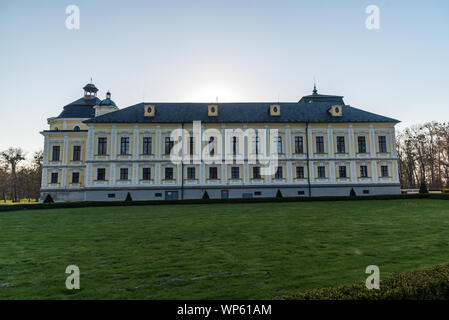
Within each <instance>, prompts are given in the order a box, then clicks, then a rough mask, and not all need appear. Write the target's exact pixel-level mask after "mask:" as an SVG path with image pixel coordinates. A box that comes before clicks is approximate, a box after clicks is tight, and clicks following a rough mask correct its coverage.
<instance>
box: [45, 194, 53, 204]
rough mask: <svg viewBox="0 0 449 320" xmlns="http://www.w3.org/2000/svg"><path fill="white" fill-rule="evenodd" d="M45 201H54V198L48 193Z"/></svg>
mask: <svg viewBox="0 0 449 320" xmlns="http://www.w3.org/2000/svg"><path fill="white" fill-rule="evenodd" d="M44 203H54V201H53V198H52V197H51V195H49V194H47V196H46V197H45V199H44Z"/></svg>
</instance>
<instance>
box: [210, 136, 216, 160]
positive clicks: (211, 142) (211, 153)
mask: <svg viewBox="0 0 449 320" xmlns="http://www.w3.org/2000/svg"><path fill="white" fill-rule="evenodd" d="M216 144H217V143H216V142H215V137H210V138H209V154H210V156H211V157H213V156H214V155H215V147H216Z"/></svg>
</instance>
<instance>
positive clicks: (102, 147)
mask: <svg viewBox="0 0 449 320" xmlns="http://www.w3.org/2000/svg"><path fill="white" fill-rule="evenodd" d="M106 145H107V139H106V138H98V155H100V156H105V155H106V152H107V147H106Z"/></svg>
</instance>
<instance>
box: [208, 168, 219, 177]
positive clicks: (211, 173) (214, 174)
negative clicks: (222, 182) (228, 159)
mask: <svg viewBox="0 0 449 320" xmlns="http://www.w3.org/2000/svg"><path fill="white" fill-rule="evenodd" d="M209 179H211V180H216V179H218V169H217V167H209Z"/></svg>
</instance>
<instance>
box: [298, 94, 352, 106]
mask: <svg viewBox="0 0 449 320" xmlns="http://www.w3.org/2000/svg"><path fill="white" fill-rule="evenodd" d="M299 102H307V103H310V102H334V103H335V104H342V105H344V104H345V103H344V102H343V96H332V95H327V94H318V93H314V94H311V95H308V96H304V97H302V98H301V100H299Z"/></svg>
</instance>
